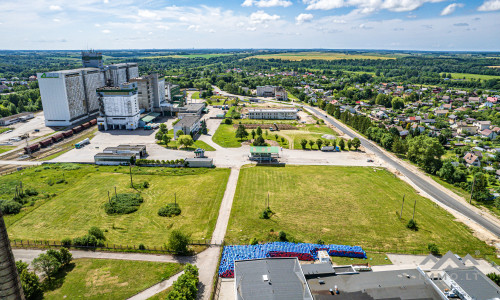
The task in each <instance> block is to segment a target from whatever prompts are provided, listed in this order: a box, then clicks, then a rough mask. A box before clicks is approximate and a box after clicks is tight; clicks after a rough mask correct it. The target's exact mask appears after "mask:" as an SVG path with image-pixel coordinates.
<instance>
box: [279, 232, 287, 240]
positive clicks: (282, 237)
mask: <svg viewBox="0 0 500 300" xmlns="http://www.w3.org/2000/svg"><path fill="white" fill-rule="evenodd" d="M278 238H279V239H280V241H282V242H286V241H288V239H287V238H286V232H284V231H280V232H279V233H278Z"/></svg>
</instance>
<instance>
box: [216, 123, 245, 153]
mask: <svg viewBox="0 0 500 300" xmlns="http://www.w3.org/2000/svg"><path fill="white" fill-rule="evenodd" d="M235 134H236V128H234V127H233V125H226V124H220V126H219V127H218V128H217V130H216V131H215V133H214V135H213V136H212V141H214V143H216V144H218V145H219V146H221V147H224V148H238V147H241V142H240V140H239V139H237V138H236V136H235Z"/></svg>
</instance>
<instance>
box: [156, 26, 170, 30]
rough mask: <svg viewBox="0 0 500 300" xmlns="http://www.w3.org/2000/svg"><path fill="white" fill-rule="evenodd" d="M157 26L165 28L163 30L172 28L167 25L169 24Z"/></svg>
mask: <svg viewBox="0 0 500 300" xmlns="http://www.w3.org/2000/svg"><path fill="white" fill-rule="evenodd" d="M156 28H158V29H163V30H169V29H170V27H169V26H167V25H157V26H156Z"/></svg>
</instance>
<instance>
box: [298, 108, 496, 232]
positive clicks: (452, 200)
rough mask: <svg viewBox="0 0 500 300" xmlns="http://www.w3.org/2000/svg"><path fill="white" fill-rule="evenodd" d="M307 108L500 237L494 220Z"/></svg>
mask: <svg viewBox="0 0 500 300" xmlns="http://www.w3.org/2000/svg"><path fill="white" fill-rule="evenodd" d="M307 109H309V110H311V111H312V112H314V113H315V114H316V115H318V116H322V118H323V119H324V120H325V121H327V122H328V123H330V124H332V125H333V126H335V127H337V128H338V129H339V130H341V131H342V132H343V133H344V134H346V135H347V136H350V137H353V138H354V137H357V138H359V140H360V141H361V145H363V147H365V148H366V149H368V150H370V151H372V152H373V153H375V154H376V155H377V156H379V157H380V158H381V159H383V160H384V161H386V162H387V163H388V164H389V165H391V166H392V167H393V168H395V169H396V170H398V171H399V172H401V173H402V174H403V175H404V176H406V177H407V178H408V179H410V180H411V181H412V182H413V183H414V184H415V185H416V186H418V187H419V188H420V189H422V190H423V191H424V192H426V193H427V194H428V195H430V196H431V197H433V198H434V199H436V200H437V201H439V202H441V203H443V204H444V205H446V206H448V207H450V208H452V209H454V210H456V211H458V212H460V213H461V214H463V215H464V216H466V217H467V218H469V219H471V220H472V221H474V222H476V223H478V224H479V225H481V226H483V227H484V228H485V229H486V230H488V231H490V232H491V233H493V234H494V235H495V236H496V237H500V227H499V226H497V225H496V224H493V223H492V222H490V221H488V220H486V219H484V218H483V217H482V216H481V215H479V214H477V213H476V212H475V211H473V210H471V209H470V208H469V207H467V206H465V205H464V204H463V203H461V202H460V201H459V200H457V199H455V198H453V197H451V196H449V195H448V194H446V193H445V192H443V191H442V190H440V189H439V188H437V187H435V186H433V185H430V184H429V183H427V182H426V180H424V179H423V178H421V177H420V176H419V175H417V174H415V173H413V172H412V171H411V170H408V169H407V168H406V167H404V166H403V165H401V164H400V163H399V162H397V161H396V160H394V159H393V158H391V157H390V156H387V155H386V154H385V153H384V152H383V151H381V150H380V149H379V148H378V147H376V146H375V145H373V143H372V142H370V141H368V140H367V139H365V138H363V137H362V136H360V135H358V134H353V133H352V132H351V131H350V130H348V129H347V128H346V127H345V125H343V124H341V123H340V122H338V121H336V120H334V119H332V118H330V117H328V116H325V115H324V114H323V113H321V112H320V111H318V110H317V109H315V108H312V107H309V106H308V107H307Z"/></svg>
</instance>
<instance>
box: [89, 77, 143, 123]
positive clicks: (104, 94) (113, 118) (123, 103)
mask: <svg viewBox="0 0 500 300" xmlns="http://www.w3.org/2000/svg"><path fill="white" fill-rule="evenodd" d="M96 93H97V95H98V96H99V103H100V110H99V114H100V116H99V117H98V118H97V125H98V126H99V129H100V130H108V129H129V130H134V129H137V127H139V119H140V111H139V101H138V99H137V98H138V97H137V83H136V82H131V83H128V82H127V83H122V84H121V85H120V86H119V87H102V88H99V89H97V91H96Z"/></svg>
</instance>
